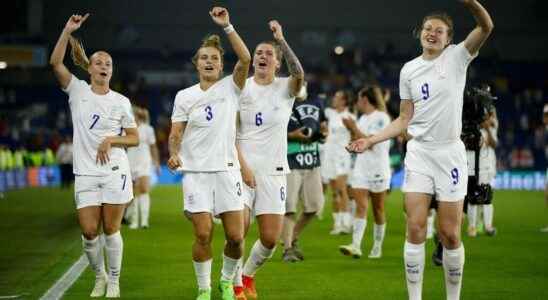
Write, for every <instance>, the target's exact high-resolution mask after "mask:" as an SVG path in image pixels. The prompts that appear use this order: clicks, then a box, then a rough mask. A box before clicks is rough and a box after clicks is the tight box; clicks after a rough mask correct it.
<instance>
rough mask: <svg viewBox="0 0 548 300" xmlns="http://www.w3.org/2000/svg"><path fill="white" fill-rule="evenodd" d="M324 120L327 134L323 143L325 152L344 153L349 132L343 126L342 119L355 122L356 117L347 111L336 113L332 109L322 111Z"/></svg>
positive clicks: (348, 139) (348, 140)
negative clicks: (326, 124)
mask: <svg viewBox="0 0 548 300" xmlns="http://www.w3.org/2000/svg"><path fill="white" fill-rule="evenodd" d="M324 114H325V118H326V119H327V123H328V128H329V134H328V135H327V139H326V141H325V144H326V152H327V153H336V152H339V151H346V149H345V147H346V146H347V145H348V143H350V138H351V136H350V131H349V130H348V129H346V127H345V126H344V124H343V122H342V119H343V118H345V119H346V118H351V119H352V120H356V117H355V116H354V115H353V114H352V113H351V112H349V111H348V110H347V109H345V110H343V111H342V112H337V111H336V110H335V109H333V108H326V109H325V110H324Z"/></svg>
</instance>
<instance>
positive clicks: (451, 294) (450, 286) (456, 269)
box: [443, 244, 464, 300]
mask: <svg viewBox="0 0 548 300" xmlns="http://www.w3.org/2000/svg"><path fill="white" fill-rule="evenodd" d="M443 270H444V273H445V289H446V291H447V300H458V299H460V290H461V286H462V275H463V271H464V246H463V245H462V244H461V245H460V247H459V248H457V249H454V250H448V249H446V248H445V247H444V248H443Z"/></svg>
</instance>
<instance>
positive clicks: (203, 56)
mask: <svg viewBox="0 0 548 300" xmlns="http://www.w3.org/2000/svg"><path fill="white" fill-rule="evenodd" d="M209 14H210V16H211V18H212V19H213V21H214V22H215V23H216V24H217V25H219V26H221V27H222V28H223V29H224V31H225V33H226V35H227V37H228V40H229V41H230V44H231V46H232V49H233V50H234V52H235V53H236V56H237V57H238V62H237V63H236V65H235V67H234V71H233V73H232V75H229V76H226V77H222V72H223V65H224V64H223V54H224V50H223V48H222V47H221V42H220V38H219V36H217V35H209V36H207V37H206V38H205V39H204V40H203V42H202V45H201V46H200V48H199V49H198V51H197V52H196V54H195V55H194V57H193V59H192V62H193V63H194V66H195V67H196V70H197V72H198V77H199V79H200V82H199V83H198V84H196V85H193V86H191V87H189V88H186V89H184V90H181V91H179V92H178V93H177V95H176V96H175V103H174V107H173V115H172V117H171V120H172V124H171V132H170V135H169V155H170V158H169V160H168V162H167V165H168V167H169V168H170V169H172V170H181V171H183V172H184V173H185V177H184V180H183V190H184V211H185V215H186V216H187V217H188V219H190V221H191V222H192V227H193V230H194V245H193V246H192V260H193V263H194V270H195V274H196V280H197V283H198V297H197V299H198V300H206V299H211V264H212V257H213V256H212V250H211V241H212V237H213V221H212V216H217V217H219V218H220V219H221V220H222V223H223V229H224V233H225V238H226V243H225V247H224V252H223V267H222V271H221V281H220V285H219V287H220V289H221V292H222V299H234V291H233V285H232V280H233V279H234V275H235V272H236V268H237V265H238V261H239V259H240V258H241V256H242V251H243V249H242V245H243V239H244V237H243V233H244V230H243V225H244V224H243V208H244V203H243V198H242V191H243V190H242V189H243V186H242V184H243V183H242V177H241V175H240V164H239V162H238V153H237V150H236V114H237V111H238V106H239V102H240V99H239V98H240V94H241V91H242V90H243V88H244V86H245V82H246V78H247V74H248V70H249V64H250V61H251V57H250V54H249V50H248V49H247V47H246V45H245V44H244V42H243V41H242V39H241V38H240V36H239V35H238V33H237V32H236V30H235V29H234V26H232V25H231V24H230V17H229V13H228V10H226V9H225V8H222V7H214V8H213V9H212V10H211V11H210V12H209Z"/></svg>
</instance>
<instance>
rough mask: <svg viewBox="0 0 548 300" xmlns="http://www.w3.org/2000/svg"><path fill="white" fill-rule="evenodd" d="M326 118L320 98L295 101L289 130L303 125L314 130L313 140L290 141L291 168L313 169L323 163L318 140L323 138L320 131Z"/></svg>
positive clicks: (289, 159)
mask: <svg viewBox="0 0 548 300" xmlns="http://www.w3.org/2000/svg"><path fill="white" fill-rule="evenodd" d="M325 120H326V119H325V115H324V107H323V104H322V102H321V101H320V100H319V99H314V98H311V99H307V100H305V101H299V102H295V104H294V105H293V113H292V115H291V118H290V119H289V124H288V128H287V131H288V132H291V131H294V130H297V129H299V128H302V127H306V128H309V130H311V132H312V142H310V143H302V142H298V141H289V142H288V150H287V160H288V163H289V168H291V169H292V170H293V169H313V168H316V167H319V166H320V165H321V161H320V153H319V152H320V149H319V147H320V143H319V142H318V140H319V139H321V138H323V135H322V134H321V133H320V124H321V122H324V121H325Z"/></svg>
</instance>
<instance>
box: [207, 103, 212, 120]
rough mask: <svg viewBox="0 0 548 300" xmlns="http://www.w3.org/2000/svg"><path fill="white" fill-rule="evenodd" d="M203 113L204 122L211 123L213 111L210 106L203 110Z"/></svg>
mask: <svg viewBox="0 0 548 300" xmlns="http://www.w3.org/2000/svg"><path fill="white" fill-rule="evenodd" d="M205 112H206V120H208V121H211V120H212V119H213V110H212V109H211V106H209V105H208V106H207V107H206V108H205Z"/></svg>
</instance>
